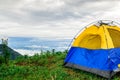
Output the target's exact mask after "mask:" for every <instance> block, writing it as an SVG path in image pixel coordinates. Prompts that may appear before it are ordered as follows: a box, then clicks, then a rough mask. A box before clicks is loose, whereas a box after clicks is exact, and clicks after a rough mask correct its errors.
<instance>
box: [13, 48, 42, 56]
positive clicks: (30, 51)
mask: <svg viewBox="0 0 120 80" xmlns="http://www.w3.org/2000/svg"><path fill="white" fill-rule="evenodd" d="M14 50H15V51H17V52H19V53H20V54H22V55H28V56H33V55H35V54H40V51H37V50H26V49H14Z"/></svg>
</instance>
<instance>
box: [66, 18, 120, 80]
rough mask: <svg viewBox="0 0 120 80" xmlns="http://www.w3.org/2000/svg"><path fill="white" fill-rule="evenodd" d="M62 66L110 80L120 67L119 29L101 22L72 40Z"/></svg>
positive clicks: (112, 23) (92, 25) (111, 24)
mask: <svg viewBox="0 0 120 80" xmlns="http://www.w3.org/2000/svg"><path fill="white" fill-rule="evenodd" d="M64 62H65V63H64V66H66V67H72V68H76V69H81V70H84V71H88V72H91V73H95V74H98V75H100V76H103V77H106V78H109V79H110V78H111V77H112V76H113V75H115V74H116V73H117V72H119V70H120V69H119V67H120V27H119V25H118V24H117V23H116V22H113V21H105V20H103V21H102V20H101V21H98V22H96V23H94V24H91V25H89V26H88V27H86V28H84V31H82V32H81V33H79V35H77V37H75V38H74V41H73V42H72V46H71V48H70V50H69V52H68V54H67V56H66V59H65V61H64Z"/></svg>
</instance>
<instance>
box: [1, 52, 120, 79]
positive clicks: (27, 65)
mask: <svg viewBox="0 0 120 80" xmlns="http://www.w3.org/2000/svg"><path fill="white" fill-rule="evenodd" d="M66 52H67V51H64V52H55V51H54V50H53V51H52V52H50V51H49V52H48V51H47V52H44V53H43V54H41V55H39V54H35V55H34V56H27V55H25V56H23V57H19V58H18V59H16V60H11V61H9V65H6V64H2V65H1V66H0V80H106V79H105V78H103V77H100V76H97V75H95V74H92V73H89V72H85V71H81V70H77V69H71V68H65V67H64V66H63V62H64V59H65V56H66ZM119 76H120V75H119V74H117V75H116V76H115V77H114V78H113V80H120V77H119Z"/></svg>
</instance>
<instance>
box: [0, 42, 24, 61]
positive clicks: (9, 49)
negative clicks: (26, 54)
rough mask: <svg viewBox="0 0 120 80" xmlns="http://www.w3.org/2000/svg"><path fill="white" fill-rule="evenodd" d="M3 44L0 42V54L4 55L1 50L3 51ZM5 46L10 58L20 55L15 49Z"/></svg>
mask: <svg viewBox="0 0 120 80" xmlns="http://www.w3.org/2000/svg"><path fill="white" fill-rule="evenodd" d="M3 46H4V45H2V44H0V55H4V54H3V51H4V49H3ZM6 48H7V50H8V52H9V53H10V59H12V60H14V59H16V58H17V57H19V56H22V55H21V54H20V53H18V52H17V51H14V50H13V49H12V48H10V47H8V46H6Z"/></svg>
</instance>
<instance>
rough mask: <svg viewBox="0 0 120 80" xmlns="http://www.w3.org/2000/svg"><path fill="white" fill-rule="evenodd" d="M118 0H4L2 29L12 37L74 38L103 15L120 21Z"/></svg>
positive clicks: (0, 6)
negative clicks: (83, 28)
mask: <svg viewBox="0 0 120 80" xmlns="http://www.w3.org/2000/svg"><path fill="white" fill-rule="evenodd" d="M119 5H120V1H118V0H114V1H113V0H89V1H88V0H76V1H74V0H19V1H16V0H0V32H1V35H7V36H10V37H13V36H14V37H15V36H24V37H48V38H72V37H73V36H74V35H75V34H76V33H77V32H78V31H79V30H80V29H81V28H82V27H84V26H85V25H87V24H89V23H91V22H93V21H96V20H100V19H109V20H115V21H120V20H119V17H120V14H119V13H120V11H119V9H120V6H119Z"/></svg>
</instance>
